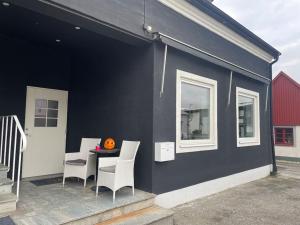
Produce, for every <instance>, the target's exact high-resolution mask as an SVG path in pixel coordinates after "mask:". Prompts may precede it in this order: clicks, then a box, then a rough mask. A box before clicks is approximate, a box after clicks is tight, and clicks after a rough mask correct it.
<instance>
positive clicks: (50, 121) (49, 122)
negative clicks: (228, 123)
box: [47, 119, 57, 127]
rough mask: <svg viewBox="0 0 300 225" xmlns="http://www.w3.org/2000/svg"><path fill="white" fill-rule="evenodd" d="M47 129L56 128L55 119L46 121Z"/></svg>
mask: <svg viewBox="0 0 300 225" xmlns="http://www.w3.org/2000/svg"><path fill="white" fill-rule="evenodd" d="M47 127H57V119H47Z"/></svg>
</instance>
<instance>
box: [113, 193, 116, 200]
mask: <svg viewBox="0 0 300 225" xmlns="http://www.w3.org/2000/svg"><path fill="white" fill-rule="evenodd" d="M115 199H116V191H113V203H115Z"/></svg>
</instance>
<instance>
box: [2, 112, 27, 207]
mask: <svg viewBox="0 0 300 225" xmlns="http://www.w3.org/2000/svg"><path fill="white" fill-rule="evenodd" d="M0 122H1V129H0V134H1V139H0V163H1V164H3V165H4V166H7V167H8V168H9V170H11V169H12V175H11V176H12V181H14V184H15V183H16V184H17V189H16V195H17V201H18V200H19V193H20V180H21V162H22V153H23V152H24V151H25V150H26V148H27V138H26V135H25V132H24V130H23V128H22V126H21V124H20V121H19V119H18V117H17V116H16V115H7V116H0ZM13 130H14V132H13ZM18 141H19V146H18V147H17V145H18ZM17 148H18V152H17ZM17 154H18V155H19V157H18V163H17V164H18V165H17V166H16V156H17ZM11 157H13V159H12V161H13V162H12V165H11ZM16 169H17V170H18V171H17V180H16V182H15V170H16Z"/></svg>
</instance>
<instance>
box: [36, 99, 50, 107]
mask: <svg viewBox="0 0 300 225" xmlns="http://www.w3.org/2000/svg"><path fill="white" fill-rule="evenodd" d="M35 108H38V109H41V108H42V109H45V108H47V100H46V99H36V100H35Z"/></svg>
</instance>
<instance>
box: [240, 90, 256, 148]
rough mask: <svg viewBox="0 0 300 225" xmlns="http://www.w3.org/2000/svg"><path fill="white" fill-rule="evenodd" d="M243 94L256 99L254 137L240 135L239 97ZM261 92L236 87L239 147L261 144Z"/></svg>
mask: <svg viewBox="0 0 300 225" xmlns="http://www.w3.org/2000/svg"><path fill="white" fill-rule="evenodd" d="M239 95H242V96H244V97H248V98H252V99H254V137H246V138H240V137H239V101H238V97H239ZM259 104H260V103H259V93H258V92H255V91H250V90H247V89H244V88H240V87H237V88H236V137H237V147H246V146H255V145H260V110H259Z"/></svg>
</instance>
